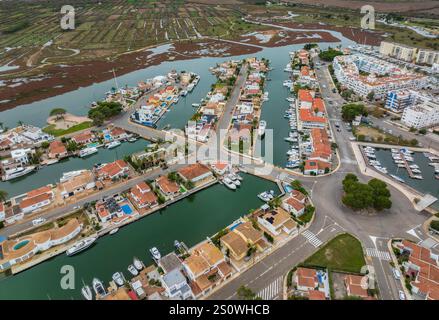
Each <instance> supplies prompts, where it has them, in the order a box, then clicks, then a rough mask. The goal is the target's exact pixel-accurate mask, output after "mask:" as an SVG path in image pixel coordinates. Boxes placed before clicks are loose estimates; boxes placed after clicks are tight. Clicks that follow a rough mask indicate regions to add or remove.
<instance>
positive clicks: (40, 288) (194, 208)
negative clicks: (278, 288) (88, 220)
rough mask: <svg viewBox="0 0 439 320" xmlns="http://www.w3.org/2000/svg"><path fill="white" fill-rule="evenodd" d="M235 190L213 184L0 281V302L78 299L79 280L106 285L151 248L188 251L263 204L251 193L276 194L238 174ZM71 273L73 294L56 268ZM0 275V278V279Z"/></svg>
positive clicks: (268, 184) (260, 182) (267, 184)
mask: <svg viewBox="0 0 439 320" xmlns="http://www.w3.org/2000/svg"><path fill="white" fill-rule="evenodd" d="M242 176H243V177H244V180H243V181H242V186H241V187H240V188H239V190H238V191H231V190H229V189H227V188H226V187H225V186H223V185H220V184H216V185H214V186H212V187H210V188H208V189H205V190H203V191H200V192H198V193H196V194H195V195H194V196H191V197H189V198H185V199H183V200H181V201H179V202H177V203H175V204H173V205H171V206H169V207H167V208H166V209H165V210H161V211H160V212H156V213H154V214H152V215H150V216H147V217H145V218H143V219H140V220H139V221H137V222H135V223H132V224H130V225H128V226H125V227H123V228H121V229H120V230H119V232H118V233H116V234H115V235H112V236H105V237H102V238H100V239H99V240H98V241H97V243H96V245H94V246H93V247H92V248H90V249H89V250H87V251H84V252H82V253H80V254H78V255H76V256H73V257H67V256H66V255H64V254H62V255H60V256H57V257H55V258H53V259H51V260H49V261H46V262H43V263H41V264H39V265H37V266H35V267H33V268H31V269H29V270H26V271H24V272H22V273H19V274H17V275H14V276H11V277H6V278H3V279H0V299H82V296H81V293H80V290H81V287H82V285H83V282H85V283H87V284H89V285H90V284H91V282H92V279H93V278H94V277H97V278H99V279H100V280H102V281H104V282H106V283H108V282H109V281H111V275H112V274H113V273H114V272H116V271H122V272H123V273H124V275H125V276H126V277H127V278H128V276H129V272H128V271H127V267H128V265H129V264H131V263H132V260H133V257H134V256H136V257H138V258H140V259H141V260H142V261H144V262H145V263H146V264H150V263H152V260H151V258H150V255H149V249H150V248H152V247H154V246H156V247H157V248H158V249H159V250H160V252H161V253H162V255H164V254H166V253H168V252H170V251H172V250H173V249H174V248H173V243H174V240H179V241H184V242H185V243H186V245H187V246H188V247H191V246H193V245H195V244H196V243H198V242H200V241H203V240H204V239H206V237H208V236H211V235H213V234H215V233H216V232H217V231H219V230H221V229H222V228H224V227H226V226H228V225H229V224H231V223H232V222H233V221H235V220H236V219H238V218H239V217H241V216H243V215H245V214H247V213H248V212H249V210H250V209H255V208H257V207H259V206H261V205H262V204H263V202H262V201H261V200H259V199H258V198H257V196H256V195H257V194H258V193H260V192H262V191H265V190H270V189H273V190H277V186H276V184H274V183H273V182H270V181H267V180H263V179H260V178H257V177H254V176H251V175H247V174H243V175H242ZM64 265H71V266H73V267H74V270H75V285H76V288H75V290H63V289H61V286H60V280H61V277H62V275H61V273H60V270H61V267H62V266H64ZM0 277H1V275H0Z"/></svg>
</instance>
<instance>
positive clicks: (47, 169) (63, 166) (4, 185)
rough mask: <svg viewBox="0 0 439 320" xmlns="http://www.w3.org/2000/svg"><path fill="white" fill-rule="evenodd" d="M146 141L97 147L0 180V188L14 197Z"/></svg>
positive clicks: (130, 150)
mask: <svg viewBox="0 0 439 320" xmlns="http://www.w3.org/2000/svg"><path fill="white" fill-rule="evenodd" d="M148 144H149V142H148V141H146V140H143V139H139V140H137V141H136V142H132V143H129V142H123V143H122V144H121V145H120V146H118V147H116V148H114V149H105V148H99V152H98V153H95V154H93V155H91V156H88V157H85V158H79V157H71V158H68V159H64V160H61V161H60V162H58V163H55V164H52V165H50V166H44V167H41V168H40V169H39V170H38V171H35V172H33V173H31V174H29V175H26V176H23V177H20V178H17V179H14V180H10V181H1V182H0V190H6V191H7V192H8V196H9V197H14V196H17V195H20V194H23V193H25V192H28V191H30V190H33V189H36V188H39V187H41V186H44V185H47V184H55V183H57V182H59V179H60V178H61V177H62V175H63V173H65V172H69V171H75V170H82V169H92V168H93V165H95V164H97V163H107V162H112V161H115V160H117V159H123V157H125V156H126V155H130V154H132V153H135V152H138V151H141V150H144V149H145V148H146V146H147V145H148Z"/></svg>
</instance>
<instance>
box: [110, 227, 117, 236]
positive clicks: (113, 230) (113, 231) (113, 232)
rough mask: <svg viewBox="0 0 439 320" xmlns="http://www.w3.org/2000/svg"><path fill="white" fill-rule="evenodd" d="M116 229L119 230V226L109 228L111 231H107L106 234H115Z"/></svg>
mask: <svg viewBox="0 0 439 320" xmlns="http://www.w3.org/2000/svg"><path fill="white" fill-rule="evenodd" d="M118 231H119V228H114V229H111V231H110V232H108V234H110V235H113V234H115V233H116V232H118Z"/></svg>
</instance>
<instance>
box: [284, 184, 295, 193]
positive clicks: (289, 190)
mask: <svg viewBox="0 0 439 320" xmlns="http://www.w3.org/2000/svg"><path fill="white" fill-rule="evenodd" d="M284 189H285V192H286V193H290V192H291V191H293V190H294V189H293V187H291V186H290V185H288V184H285V185H284Z"/></svg>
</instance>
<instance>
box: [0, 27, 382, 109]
mask: <svg viewBox="0 0 439 320" xmlns="http://www.w3.org/2000/svg"><path fill="white" fill-rule="evenodd" d="M278 25H284V26H288V27H292V28H303V29H328V30H334V31H339V32H341V33H342V34H343V35H344V36H345V37H346V38H349V39H351V40H354V41H356V42H359V43H362V44H363V43H365V44H372V45H377V44H379V42H380V41H381V38H382V37H381V36H380V35H378V34H377V35H375V34H374V35H373V36H372V34H371V33H369V32H365V31H361V30H358V29H353V28H341V27H335V26H329V25H320V24H306V25H305V24H299V23H291V22H290V23H286V24H281V23H278ZM273 30H275V31H276V32H277V33H279V32H283V33H284V34H285V35H286V36H283V37H279V35H278V34H276V36H274V37H273V38H272V39H270V40H269V41H267V42H266V43H264V42H261V41H260V39H256V38H255V37H252V36H249V37H242V38H241V39H238V40H239V41H241V44H238V43H235V42H229V41H221V40H220V41H218V40H213V39H202V40H197V41H185V42H177V43H173V44H172V45H171V47H170V49H169V50H168V51H167V52H164V53H156V54H153V51H151V49H145V50H142V51H137V52H133V53H126V54H122V55H119V56H118V57H117V58H115V59H114V60H111V61H109V60H91V61H87V62H84V63H82V64H74V65H48V66H45V67H43V68H41V73H40V74H39V75H38V76H35V77H31V78H29V79H27V81H21V82H20V81H17V80H15V81H14V80H2V81H0V83H1V84H2V86H0V102H2V103H0V111H5V110H9V109H13V108H15V107H17V106H20V105H24V104H29V103H32V102H36V101H40V100H43V99H47V98H50V97H53V96H57V95H60V94H63V93H66V92H70V91H74V90H77V89H78V88H80V87H86V86H89V85H92V84H94V83H99V82H102V81H106V80H109V79H111V78H112V77H113V70H114V72H115V73H116V75H117V76H121V75H124V74H127V73H130V72H133V71H136V70H139V69H144V68H147V67H150V66H154V65H158V64H160V63H162V62H165V61H179V60H189V59H196V58H199V57H227V56H237V55H244V54H253V53H256V52H259V51H261V50H262V49H263V48H264V47H279V46H285V45H291V44H302V43H303V44H305V43H309V42H338V41H340V40H339V39H337V38H335V37H334V36H332V35H331V34H330V33H328V32H324V31H316V32H313V31H303V32H292V31H280V29H273ZM313 35H314V37H313ZM315 35H317V36H315ZM304 36H305V37H304ZM243 40H244V41H243ZM0 79H1V75H0ZM21 80H22V79H21ZM2 82H3V83H2Z"/></svg>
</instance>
